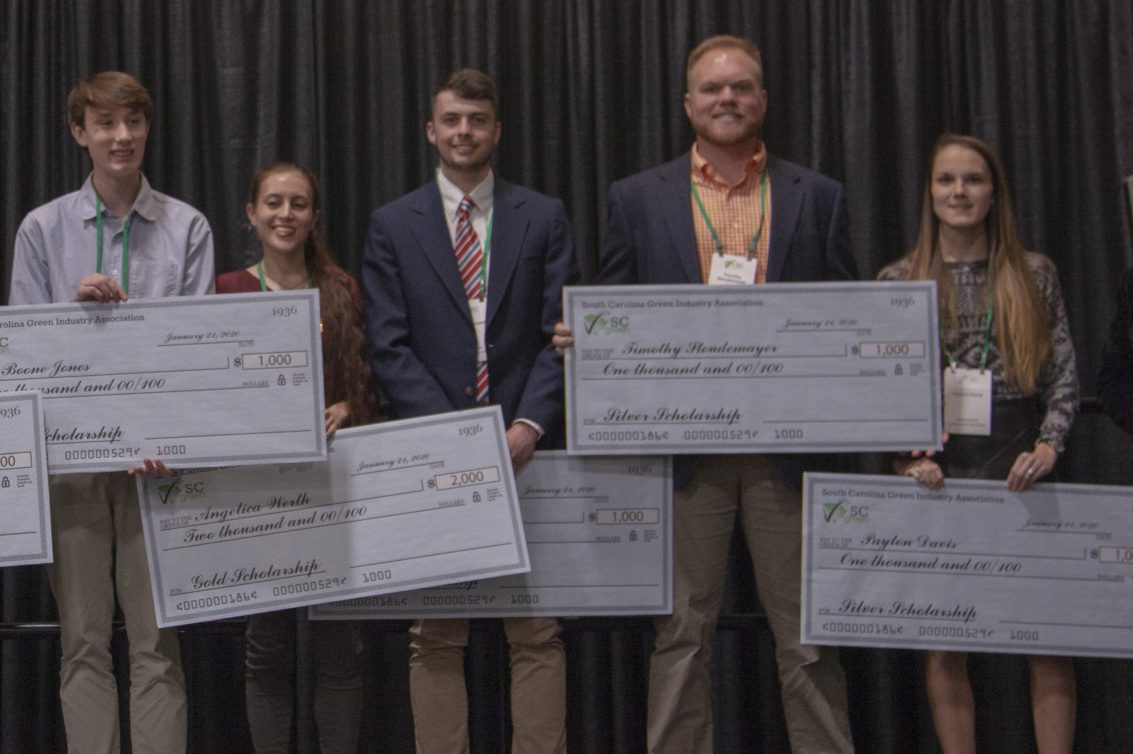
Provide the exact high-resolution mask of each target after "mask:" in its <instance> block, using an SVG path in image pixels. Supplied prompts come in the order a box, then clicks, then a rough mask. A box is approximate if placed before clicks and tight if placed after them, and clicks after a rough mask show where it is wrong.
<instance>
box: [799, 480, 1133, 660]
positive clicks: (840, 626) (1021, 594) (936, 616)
mask: <svg viewBox="0 0 1133 754" xmlns="http://www.w3.org/2000/svg"><path fill="white" fill-rule="evenodd" d="M804 506H805V507H804V515H803V536H804V543H803V608H802V609H803V616H802V617H803V628H802V638H803V641H804V642H807V643H811V644H844V645H852V646H877V647H909V648H915V649H951V650H965V651H967V650H971V651H977V652H983V651H995V652H1024V653H1039V654H1055V655H1082V656H1100V657H1133V598H1131V597H1133V526H1131V525H1130V521H1131V520H1133V489H1131V488H1129V487H1112V486H1097V485H1082V484H1040V485H1037V486H1035V487H1034V488H1032V489H1031V490H1029V491H1027V492H1023V493H1014V492H1011V491H1009V490H1008V489H1007V488H1006V487H1005V486H1004V482H1003V481H1002V480H997V481H969V480H956V479H949V480H948V481H947V482H946V483H945V485H944V488H943V489H941V490H939V491H933V490H929V489H928V488H926V487H922V486H919V485H917V484H916V482H914V481H913V480H912V479H909V478H907V477H886V476H852V475H847V476H836V475H829V474H807V475H806V477H805V481H804Z"/></svg>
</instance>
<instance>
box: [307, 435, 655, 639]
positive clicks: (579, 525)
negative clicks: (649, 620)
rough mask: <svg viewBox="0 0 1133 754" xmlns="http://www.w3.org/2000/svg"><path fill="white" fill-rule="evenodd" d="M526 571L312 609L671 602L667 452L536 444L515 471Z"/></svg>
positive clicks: (608, 611) (404, 612)
mask: <svg viewBox="0 0 1133 754" xmlns="http://www.w3.org/2000/svg"><path fill="white" fill-rule="evenodd" d="M515 484H516V489H517V490H518V491H519V507H520V511H521V512H522V514H523V528H524V530H525V532H526V535H527V551H528V553H529V554H530V557H531V571H530V572H529V573H525V574H521V575H516V576H505V577H503V578H497V579H477V580H475V581H468V582H465V583H461V584H452V585H449V586H438V587H432V588H429V589H422V590H418V591H414V592H401V593H399V594H388V595H380V596H374V597H359V598H357V599H352V600H347V601H345V602H333V603H329V604H323V605H317V606H315V607H313V608H311V618H312V619H332V620H333V619H354V618H357V619H380V618H420V617H425V616H428V617H438V618H498V617H513V616H536V615H542V616H578V615H655V614H667V613H671V612H672V611H673V600H672V518H671V514H672V488H673V482H672V471H671V458H670V457H669V456H652V457H650V456H617V457H598V456H593V457H591V456H568V455H567V454H566V453H565V452H563V451H547V452H539V453H536V454H535V456H534V458H532V460H531V461H529V462H528V463H527V465H526V466H524V467H523V468H522V469H520V471H519V473H518V474H517V475H516V478H515Z"/></svg>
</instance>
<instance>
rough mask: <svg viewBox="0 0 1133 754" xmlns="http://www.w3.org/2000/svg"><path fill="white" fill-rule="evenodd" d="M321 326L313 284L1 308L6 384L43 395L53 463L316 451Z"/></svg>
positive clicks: (235, 460) (65, 469) (240, 460)
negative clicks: (281, 289) (310, 286)
mask: <svg viewBox="0 0 1133 754" xmlns="http://www.w3.org/2000/svg"><path fill="white" fill-rule="evenodd" d="M319 331H320V324H319V299H318V292H317V291H314V290H310V291H294V292H284V293H249V294H232V295H227V296H186V297H180V298H178V297H173V298H162V299H145V300H137V301H128V302H125V303H120V304H94V303H76V304H44V305H35V306H13V307H7V308H0V339H2V340H3V341H4V342H5V343H6V348H5V349H2V350H0V392H7V391H20V390H38V391H39V392H40V393H41V394H42V396H43V399H44V414H45V423H46V427H47V431H46V441H47V462H48V467H49V471H50V472H51V473H52V474H66V473H71V472H84V471H115V470H121V469H127V468H130V467H131V466H134V465H135V464H137V463H138V461H139V460H140V459H142V458H144V457H151V458H154V457H156V458H161V459H163V460H164V461H165V463H166V464H167V465H168V466H170V467H171V468H179V467H188V466H216V465H221V464H223V465H240V464H253V463H282V462H287V461H310V460H314V459H316V458H325V457H326V435H325V430H324V426H323V424H324V419H323V382H322V379H323V377H322V375H323V372H322V342H321V336H320V332H319ZM283 407H286V410H283Z"/></svg>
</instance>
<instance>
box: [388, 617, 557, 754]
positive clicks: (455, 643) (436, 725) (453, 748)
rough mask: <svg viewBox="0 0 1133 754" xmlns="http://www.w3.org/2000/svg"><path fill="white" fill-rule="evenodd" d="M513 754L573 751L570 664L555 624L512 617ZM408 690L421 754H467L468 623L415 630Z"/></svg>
mask: <svg viewBox="0 0 1133 754" xmlns="http://www.w3.org/2000/svg"><path fill="white" fill-rule="evenodd" d="M504 632H505V633H506V634H507V640H508V646H509V657H510V661H509V665H510V667H511V718H512V742H511V750H512V753H513V754H543V753H546V754H563V753H564V752H565V751H566V658H565V655H564V653H563V644H562V641H561V640H560V639H559V637H558V633H559V622H558V621H557V620H555V619H554V618H505V619H504ZM410 634H411V635H412V637H413V638H412V641H411V643H410V649H411V655H410V659H409V691H410V698H411V701H412V703H413V728H414V732H415V737H416V740H417V752H418V754H467V752H468V695H467V691H466V688H465V682H464V648H465V646H467V645H468V621H466V620H438V619H425V620H419V621H417V622H415V623H414V624H413V627H412V628H411V629H410Z"/></svg>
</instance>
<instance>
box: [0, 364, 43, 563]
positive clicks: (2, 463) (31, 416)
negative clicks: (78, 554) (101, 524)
mask: <svg viewBox="0 0 1133 754" xmlns="http://www.w3.org/2000/svg"><path fill="white" fill-rule="evenodd" d="M2 351H3V348H2V347H0V352H2ZM47 494H48V493H47V451H46V449H45V448H44V446H43V409H42V405H41V399H40V395H39V393H36V392H27V393H0V566H9V565H31V564H32V563H50V562H51V558H52V552H51V509H50V505H49V503H48V497H47Z"/></svg>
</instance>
